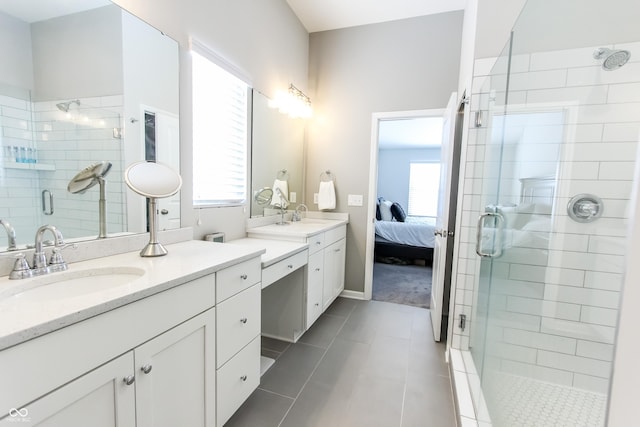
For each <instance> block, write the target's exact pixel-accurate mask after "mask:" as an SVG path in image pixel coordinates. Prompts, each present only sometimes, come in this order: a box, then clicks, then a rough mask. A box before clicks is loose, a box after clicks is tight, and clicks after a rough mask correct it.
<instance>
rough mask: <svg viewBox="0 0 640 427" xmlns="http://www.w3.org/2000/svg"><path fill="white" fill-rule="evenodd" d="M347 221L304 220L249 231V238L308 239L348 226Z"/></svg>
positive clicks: (254, 228) (264, 226)
mask: <svg viewBox="0 0 640 427" xmlns="http://www.w3.org/2000/svg"><path fill="white" fill-rule="evenodd" d="M347 223H348V220H346V219H320V218H304V219H303V220H302V221H296V222H289V223H287V224H284V225H279V224H269V225H263V226H260V227H253V228H249V229H247V235H248V236H249V237H257V238H265V239H275V240H281V239H285V240H286V239H290V238H299V239H306V238H308V237H311V236H314V235H316V234H320V233H324V232H325V231H329V230H331V229H333V228H336V227H339V226H341V225H344V224H347Z"/></svg>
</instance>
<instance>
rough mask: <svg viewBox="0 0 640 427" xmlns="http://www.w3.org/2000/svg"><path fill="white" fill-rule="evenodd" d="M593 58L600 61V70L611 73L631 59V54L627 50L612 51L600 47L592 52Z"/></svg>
mask: <svg viewBox="0 0 640 427" xmlns="http://www.w3.org/2000/svg"><path fill="white" fill-rule="evenodd" d="M593 58H594V59H597V60H599V61H602V69H603V70H605V71H613V70H617V69H618V68H620V67H622V66H623V65H624V64H626V63H627V61H629V58H631V52H629V51H628V50H613V49H609V48H606V47H601V48H598V49H596V50H595V52H593Z"/></svg>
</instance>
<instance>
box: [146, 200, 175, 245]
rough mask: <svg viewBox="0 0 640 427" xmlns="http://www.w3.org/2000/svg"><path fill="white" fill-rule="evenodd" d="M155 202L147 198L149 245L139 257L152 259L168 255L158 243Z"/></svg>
mask: <svg viewBox="0 0 640 427" xmlns="http://www.w3.org/2000/svg"><path fill="white" fill-rule="evenodd" d="M157 201H158V199H157V198H155V197H149V198H147V202H148V205H147V206H148V213H149V243H147V246H145V247H144V248H143V249H142V250H141V251H140V256H143V257H153V256H163V255H166V254H167V253H169V251H167V249H166V248H165V247H164V246H162V243H160V242H158V222H157V215H158V213H157V210H158V209H157Z"/></svg>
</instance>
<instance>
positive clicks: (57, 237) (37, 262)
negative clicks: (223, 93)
mask: <svg viewBox="0 0 640 427" xmlns="http://www.w3.org/2000/svg"><path fill="white" fill-rule="evenodd" d="M47 230H49V231H51V233H53V239H54V244H55V247H54V248H53V253H52V254H51V259H50V260H49V262H48V263H47V256H46V254H45V252H44V249H43V236H44V232H45V231H47ZM66 246H68V245H65V244H64V238H63V237H62V233H61V232H60V230H58V229H57V228H56V227H55V226H53V225H43V226H42V227H40V228H38V231H36V242H35V251H34V253H33V267H30V266H29V263H28V262H27V260H26V259H25V256H24V254H22V253H20V254H17V255H16V261H15V263H14V265H13V270H12V271H11V273H10V274H9V279H26V278H29V277H33V276H41V275H43V274H47V273H53V272H56V271H64V270H66V269H67V263H66V262H64V260H63V259H62V255H61V254H60V250H62V249H64V248H65V247H66ZM72 247H74V248H75V247H76V245H75V244H73V245H72Z"/></svg>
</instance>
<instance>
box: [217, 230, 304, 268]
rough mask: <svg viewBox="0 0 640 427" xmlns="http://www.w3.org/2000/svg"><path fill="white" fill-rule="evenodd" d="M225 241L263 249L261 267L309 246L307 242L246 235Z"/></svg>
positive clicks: (265, 266)
mask: <svg viewBox="0 0 640 427" xmlns="http://www.w3.org/2000/svg"><path fill="white" fill-rule="evenodd" d="M227 243H229V244H232V245H242V246H244V247H253V248H256V249H264V250H265V253H263V254H262V257H261V261H262V268H267V267H269V266H270V265H273V264H275V263H277V262H279V261H282V260H283V259H285V258H288V257H290V256H291V255H295V254H297V253H299V252H302V251H303V250H305V249H307V248H308V247H309V244H307V243H299V242H289V241H286V240H270V239H255V238H251V237H247V238H244V239H237V240H230V241H228V242H227Z"/></svg>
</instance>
